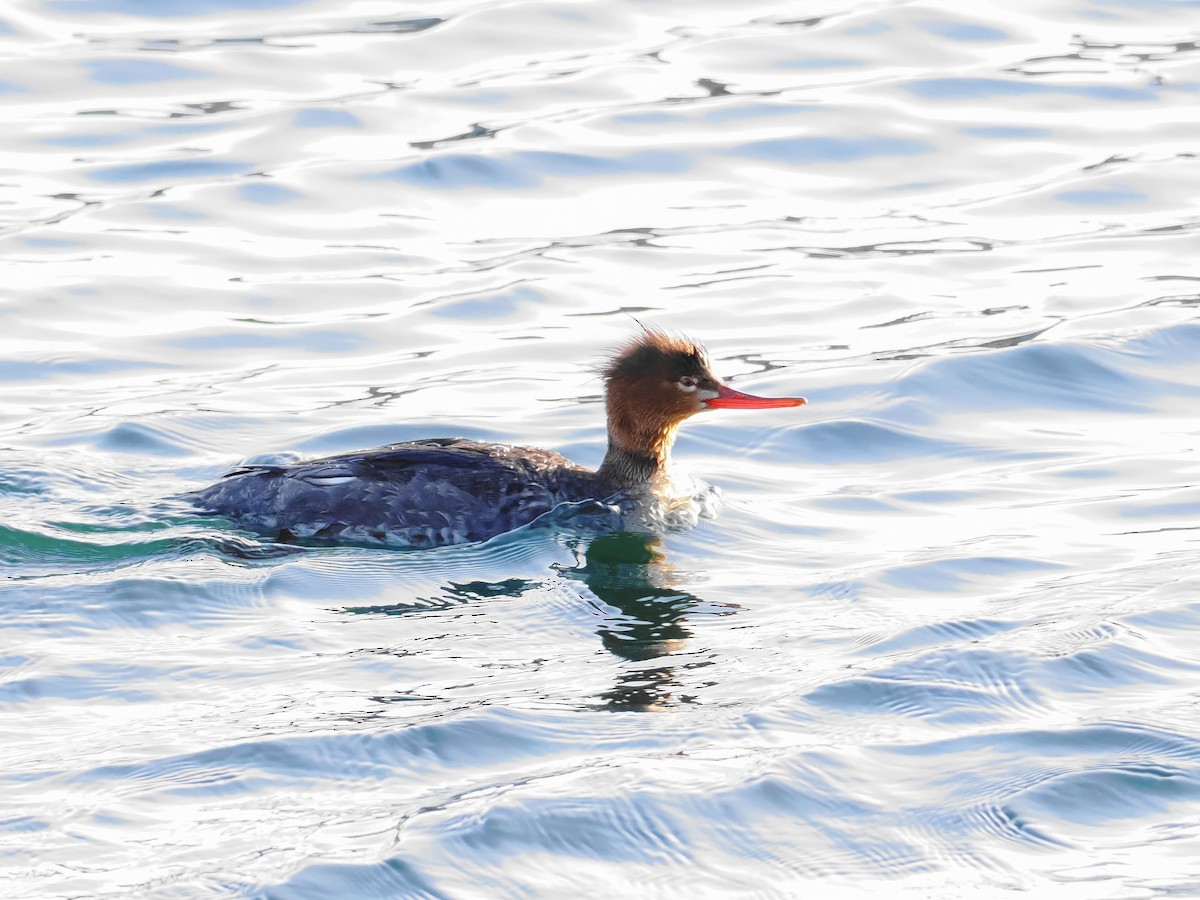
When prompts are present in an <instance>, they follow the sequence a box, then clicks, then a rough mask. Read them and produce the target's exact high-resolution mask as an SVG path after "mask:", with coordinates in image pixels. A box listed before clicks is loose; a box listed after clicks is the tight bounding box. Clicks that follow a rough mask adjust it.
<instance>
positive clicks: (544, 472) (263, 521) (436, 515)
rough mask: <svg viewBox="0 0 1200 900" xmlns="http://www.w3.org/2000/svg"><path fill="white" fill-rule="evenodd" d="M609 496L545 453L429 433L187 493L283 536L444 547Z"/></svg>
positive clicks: (255, 470)
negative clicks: (569, 505)
mask: <svg viewBox="0 0 1200 900" xmlns="http://www.w3.org/2000/svg"><path fill="white" fill-rule="evenodd" d="M611 493H612V489H611V487H610V486H609V485H608V483H607V482H606V481H605V480H604V479H602V478H600V477H599V476H598V475H597V474H596V473H594V472H589V471H588V470H587V469H584V468H581V467H579V466H577V465H575V464H574V463H572V462H571V461H570V460H568V459H567V458H566V457H564V456H562V455H561V454H558V453H555V452H553V451H551V450H541V449H538V448H534V447H511V446H508V445H507V444H488V443H482V442H479V441H471V440H467V439H465V438H432V439H429V440H421V441H407V442H405V443H402V444H391V445H389V446H386V447H380V448H379V449H377V450H367V451H364V452H362V453H345V454H341V455H339V456H331V457H328V458H326V459H316V460H311V461H308V462H300V463H292V464H290V465H281V466H246V467H244V468H241V469H237V470H235V471H233V472H230V473H229V474H228V475H226V476H225V478H224V479H222V480H221V481H219V482H217V483H216V484H214V485H212V486H211V487H209V488H206V489H205V490H203V491H199V492H197V493H196V494H194V495H193V496H192V499H193V502H195V503H196V505H197V506H199V507H201V508H203V509H205V510H207V511H209V512H212V513H216V514H217V515H221V516H225V517H227V518H229V519H231V520H233V521H236V522H238V523H239V524H242V525H245V526H248V527H250V528H253V529H255V530H257V531H262V532H266V533H274V534H277V535H282V536H283V537H284V538H285V539H287V538H289V537H291V538H304V539H312V540H317V541H331V542H351V543H357V544H389V545H395V546H404V547H442V546H445V545H447V544H462V543H468V542H471V541H481V540H486V539H487V538H489V537H492V536H494V535H496V534H500V533H502V532H505V531H511V530H512V529H514V528H520V527H521V526H522V525H527V524H528V523H530V522H532V521H533V520H534V519H536V518H537V517H538V516H540V515H542V514H543V513H547V512H549V511H550V510H552V509H554V507H556V506H557V505H558V504H560V503H564V502H575V501H580V500H589V499H602V498H604V497H607V496H608V495H609V494H611Z"/></svg>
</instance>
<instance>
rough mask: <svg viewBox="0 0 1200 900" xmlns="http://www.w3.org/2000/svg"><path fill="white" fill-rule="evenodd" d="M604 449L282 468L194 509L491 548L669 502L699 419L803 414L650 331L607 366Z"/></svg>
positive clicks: (300, 538) (231, 477) (468, 451)
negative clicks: (559, 522) (537, 531)
mask: <svg viewBox="0 0 1200 900" xmlns="http://www.w3.org/2000/svg"><path fill="white" fill-rule="evenodd" d="M601 374H602V378H603V383H604V397H605V411H606V414H607V423H608V447H607V450H606V452H605V455H604V459H603V461H602V462H601V464H600V467H599V468H598V469H596V470H594V471H593V470H591V469H588V468H585V467H583V466H580V465H577V464H576V463H574V462H572V461H571V460H569V459H567V458H566V457H565V456H563V455H561V454H559V453H557V452H555V451H553V450H545V449H541V448H537V447H524V446H514V445H509V444H502V443H493V442H486V441H476V440H470V439H467V438H460V437H438V438H427V439H422V440H414V441H404V442H402V443H396V444H388V445H386V446H383V447H379V448H376V449H372V450H362V451H355V452H351V453H341V454H338V455H336V456H327V457H324V458H321V459H313V460H307V461H300V462H293V463H287V464H280V465H244V466H241V467H239V468H236V469H234V470H232V471H231V472H229V473H227V474H226V475H224V476H223V477H222V478H221V480H220V481H218V482H217V483H215V484H213V485H210V486H209V487H206V488H204V489H202V490H199V491H196V492H193V493H192V494H190V495H187V499H189V500H190V502H191V503H192V504H193V505H194V506H195V507H196V509H197V510H198V511H200V512H201V513H203V514H206V515H210V516H217V517H221V518H223V519H225V520H228V521H229V522H231V523H232V524H233V525H235V526H236V527H240V528H244V529H247V530H250V531H254V532H257V533H259V534H261V535H263V536H266V537H268V538H270V539H273V540H275V541H278V542H281V543H299V542H305V543H315V544H354V545H365V546H381V547H392V548H398V549H430V548H437V547H445V546H449V545H456V544H467V543H475V542H481V541H486V540H489V539H490V538H493V537H496V536H497V535H501V534H504V533H506V532H511V531H514V530H516V529H520V528H522V527H523V526H527V525H530V524H531V523H535V522H537V521H539V520H542V519H544V518H545V517H546V516H547V515H549V514H551V513H553V512H554V511H555V510H557V509H560V508H564V507H576V508H579V507H584V508H595V507H596V505H597V504H599V506H600V507H601V508H604V509H606V510H610V511H615V512H616V513H618V514H619V515H622V514H626V513H629V512H630V511H631V510H635V509H637V508H639V507H645V506H647V505H652V504H653V503H654V502H655V501H656V500H659V499H661V498H663V497H666V496H668V495H670V494H671V492H672V485H673V484H674V480H673V469H672V464H671V448H672V446H673V445H674V443H675V438H676V435H677V433H678V431H679V427H680V426H681V425H682V424H683V423H684V422H685V421H686V420H688V419H690V418H691V417H692V416H694V415H697V414H698V413H703V412H708V411H710V410H720V409H739V410H756V409H774V408H781V407H795V406H802V405H803V404H804V403H805V402H806V401H805V399H804V398H803V397H757V396H754V395H752V394H745V393H742V392H740V391H736V390H734V389H733V388H731V387H729V385H727V384H726V383H725V382H724V381H722V380H721V379H720V378H719V377H717V375H715V374H714V373H713V370H712V365H711V363H710V360H709V355H708V352H707V351H706V350H705V348H704V347H703V346H702V345H701V344H699V343H698V342H696V341H694V340H692V339H691V338H687V337H684V336H682V335H674V334H669V333H667V332H664V331H660V330H657V329H645V330H644V332H643V333H642V334H641V335H639V336H638V337H636V338H634V339H632V340H631V341H629V342H628V343H627V344H625V345H624V346H623V347H621V348H619V349H618V350H617V351H616V352H615V353H613V354H612V355H611V357H610V358H609V359H608V360H607V363H606V364H605V365H604V366H603V368H602V372H601Z"/></svg>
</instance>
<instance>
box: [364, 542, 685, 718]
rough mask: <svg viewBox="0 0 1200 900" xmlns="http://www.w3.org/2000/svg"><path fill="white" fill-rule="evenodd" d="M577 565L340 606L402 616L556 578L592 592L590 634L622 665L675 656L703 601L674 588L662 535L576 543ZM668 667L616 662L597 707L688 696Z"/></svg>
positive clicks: (656, 705) (637, 706)
mask: <svg viewBox="0 0 1200 900" xmlns="http://www.w3.org/2000/svg"><path fill="white" fill-rule="evenodd" d="M579 546H580V547H581V548H582V552H581V553H580V554H579V557H578V561H577V564H576V565H567V564H561V563H555V564H553V565H552V566H551V570H552V571H553V573H554V576H553V577H552V578H550V579H544V580H542V579H531V578H527V577H512V578H488V579H486V580H484V579H478V580H456V581H445V582H443V583H442V584H441V586H440V587H439V588H438V589H437V590H436V591H434V592H432V593H431V594H427V595H425V596H421V597H415V598H412V600H411V601H406V602H403V603H396V604H389V605H382V606H381V605H372V606H346V607H342V608H341V611H342V612H344V613H350V614H354V615H391V616H395V615H408V614H421V613H427V612H429V611H430V610H432V609H438V608H453V607H458V606H461V605H463V604H472V603H479V602H485V601H487V600H492V599H497V598H510V599H512V598H517V597H520V596H522V595H524V594H526V593H529V592H531V591H535V590H541V589H545V588H547V587H550V588H553V587H554V586H555V582H556V581H557V580H558V579H565V580H567V581H568V582H575V583H577V584H580V585H582V586H583V587H584V588H586V590H585V591H584V592H583V593H584V594H585V596H588V595H590V596H592V597H594V598H595V600H597V601H599V602H598V603H593V607H594V610H595V612H596V613H597V614H598V615H599V624H598V625H597V627H596V635H597V637H599V639H600V643H601V644H602V645H603V647H604V648H605V649H606V650H608V651H609V652H610V653H612V654H613V655H614V656H616V657H618V658H620V659H621V660H624V661H627V662H629V663H645V662H648V661H653V660H665V659H666V658H668V657H670V656H672V655H674V654H676V653H678V652H679V651H680V650H681V649H682V648H683V647H684V645H685V643H686V641H687V640H688V638H690V637H691V636H692V633H691V631H689V630H688V629H687V627H686V625H685V622H686V618H687V615H688V613H689V612H690V611H692V610H694V609H695V608H696V607H697V606H699V605H702V601H701V600H700V599H699V598H698V597H696V596H695V595H694V594H692V593H690V592H688V591H685V590H681V589H680V588H679V587H678V586H677V585H678V582H679V577H678V575H677V574H676V573H675V572H674V569H673V568H672V566H671V565H670V563H669V562H668V561H667V558H666V555H665V554H664V553H663V550H662V539H661V538H660V537H658V536H657V535H652V534H636V533H631V532H614V533H611V534H604V535H600V536H598V537H594V538H593V539H592V540H590V541H589V542H587V543H586V544H581V545H579ZM675 669H676V667H675V666H673V665H667V664H663V665H649V666H646V665H638V666H630V667H623V668H622V671H621V673H620V675H619V676H618V677H617V679H616V683H615V684H614V685H613V687H612V688H611V689H609V690H607V691H605V692H603V693H602V694H601V695H600V696H599V704H598V705H599V706H600V707H601V708H607V709H612V710H651V709H661V708H664V707H666V706H671V705H676V704H678V703H686V702H692V701H693V700H694V698H692V697H688V696H684V695H677V694H676V693H675V692H674V690H673V689H672V686H673V684H674V681H675Z"/></svg>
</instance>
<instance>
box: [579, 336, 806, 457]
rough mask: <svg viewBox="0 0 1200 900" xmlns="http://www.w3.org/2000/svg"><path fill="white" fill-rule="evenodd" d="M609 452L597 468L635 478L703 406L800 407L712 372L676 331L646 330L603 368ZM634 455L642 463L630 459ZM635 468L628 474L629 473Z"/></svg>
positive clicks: (701, 353) (704, 356)
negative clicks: (742, 389)
mask: <svg viewBox="0 0 1200 900" xmlns="http://www.w3.org/2000/svg"><path fill="white" fill-rule="evenodd" d="M603 374H604V383H605V387H606V388H607V391H606V405H607V407H608V438H609V452H608V455H607V456H606V457H605V462H604V465H603V466H601V470H602V471H603V472H606V473H608V474H610V475H613V474H614V473H624V474H623V475H621V478H622V480H624V481H635V480H638V479H640V478H641V477H642V475H643V474H644V472H645V471H646V469H645V466H649V470H651V471H657V470H659V469H661V468H664V467H665V466H666V463H667V457H668V455H669V453H670V450H671V445H672V444H673V443H674V441H675V432H676V430H677V429H678V428H679V425H680V423H682V422H683V420H684V419H687V418H688V417H689V416H694V415H695V414H696V413H698V412H703V411H704V410H706V409H769V408H773V407H783V406H800V405H801V404H803V403H804V399H803V398H801V397H786V398H784V397H780V398H769V397H755V396H753V395H751V394H743V393H741V392H739V391H735V390H733V388H731V387H729V386H728V385H726V384H725V383H724V382H723V381H721V379H720V378H718V377H717V376H716V375H714V374H713V372H712V369H711V368H710V366H709V361H708V353H707V352H706V351H705V349H704V348H703V347H702V346H701V345H700V344H698V343H696V342H695V341H693V340H690V339H689V338H685V337H682V336H679V335H671V334H666V333H664V332H662V331H657V330H652V329H647V330H646V331H645V333H643V334H641V335H639V336H638V337H636V338H635V339H634V340H632V341H630V342H629V343H628V344H626V345H625V346H624V347H622V348H621V349H620V350H618V351H617V352H616V354H614V356H613V357H612V359H611V360H609V362H608V365H606V366H605V367H604V372H603ZM635 458H640V459H642V460H645V461H646V462H645V463H644V464H643V463H640V462H639V463H637V464H636V465H635V464H634V462H633V460H634V459H635ZM631 472H635V474H634V475H631V474H629V473H631Z"/></svg>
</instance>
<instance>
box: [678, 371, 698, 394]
mask: <svg viewBox="0 0 1200 900" xmlns="http://www.w3.org/2000/svg"><path fill="white" fill-rule="evenodd" d="M678 384H679V386H680V387H681V388H683V389H684V390H685V391H694V390H695V389H696V385H697V384H698V382H697V381H696V379H695V378H693V377H692V376H691V375H684V376H683V377H682V378H680V379H679V381H678Z"/></svg>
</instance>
